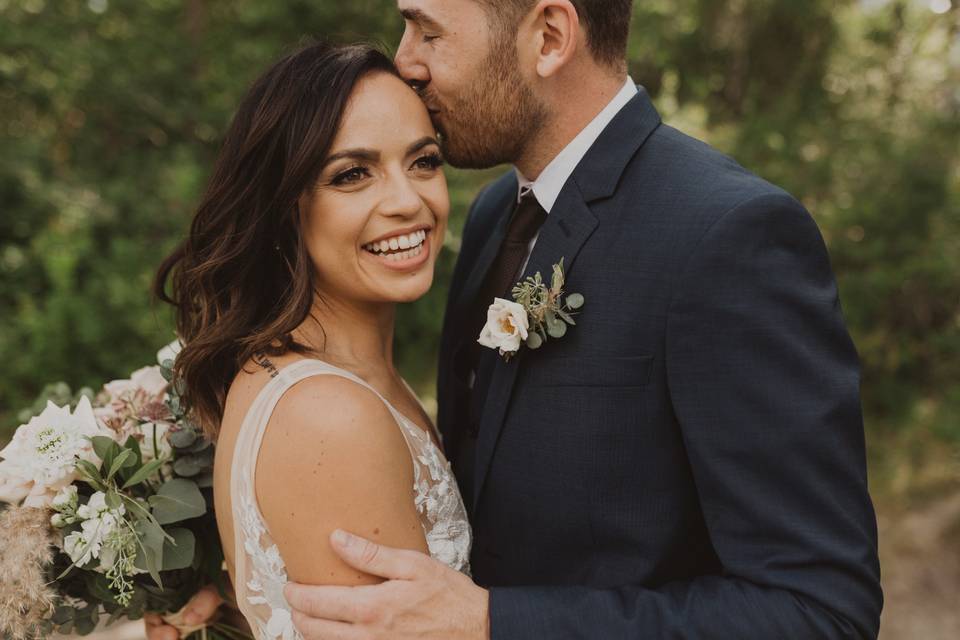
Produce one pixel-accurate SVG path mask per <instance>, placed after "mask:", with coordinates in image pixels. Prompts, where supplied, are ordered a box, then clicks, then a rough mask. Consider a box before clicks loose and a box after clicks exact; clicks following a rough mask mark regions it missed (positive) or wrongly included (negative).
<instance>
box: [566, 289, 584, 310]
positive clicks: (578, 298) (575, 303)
mask: <svg viewBox="0 0 960 640" xmlns="http://www.w3.org/2000/svg"><path fill="white" fill-rule="evenodd" d="M584 302H586V300H584V298H583V295H581V294H579V293H571V294H569V295H568V296H567V300H566V303H567V307H568V308H570V309H573V310H574V311H576V310H577V309H579V308H581V307H583V303H584Z"/></svg>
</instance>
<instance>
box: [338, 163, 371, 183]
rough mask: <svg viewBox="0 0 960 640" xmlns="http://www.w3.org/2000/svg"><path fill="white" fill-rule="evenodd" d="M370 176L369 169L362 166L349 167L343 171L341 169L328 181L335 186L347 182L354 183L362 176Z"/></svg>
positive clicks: (361, 178) (362, 177)
mask: <svg viewBox="0 0 960 640" xmlns="http://www.w3.org/2000/svg"><path fill="white" fill-rule="evenodd" d="M369 176H370V170H369V169H367V168H366V167H363V166H355V167H350V168H349V169H347V170H345V171H341V172H340V173H338V174H337V175H335V176H334V177H333V179H332V180H331V181H330V184H332V185H333V186H335V187H340V186H343V185H347V184H355V183H357V182H360V181H361V180H363V179H364V178H367V177H369Z"/></svg>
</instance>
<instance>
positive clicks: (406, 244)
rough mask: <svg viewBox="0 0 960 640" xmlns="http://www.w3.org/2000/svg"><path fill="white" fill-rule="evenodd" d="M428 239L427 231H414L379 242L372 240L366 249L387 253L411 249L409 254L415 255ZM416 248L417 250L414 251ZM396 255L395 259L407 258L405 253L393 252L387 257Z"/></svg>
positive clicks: (372, 251) (418, 253)
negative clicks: (393, 252) (394, 252)
mask: <svg viewBox="0 0 960 640" xmlns="http://www.w3.org/2000/svg"><path fill="white" fill-rule="evenodd" d="M426 239H427V232H426V231H424V230H420V231H414V232H413V233H411V234H409V235H405V236H396V237H393V238H390V239H389V240H380V241H379V242H371V243H370V244H367V245H364V247H363V248H364V249H366V250H367V251H370V252H371V253H383V254H386V253H387V252H388V251H399V250H401V249H402V250H404V251H406V250H407V249H410V250H411V251H409V252H408V253H409V254H410V255H409V256H406V257H413V256H417V255H420V250H421V249H422V247H423V243H424V242H425V241H426ZM414 250H415V251H416V252H414ZM394 256H396V258H395V259H405V258H404V256H405V254H404V253H398V254H392V255H388V256H386V257H388V258H392V257H394Z"/></svg>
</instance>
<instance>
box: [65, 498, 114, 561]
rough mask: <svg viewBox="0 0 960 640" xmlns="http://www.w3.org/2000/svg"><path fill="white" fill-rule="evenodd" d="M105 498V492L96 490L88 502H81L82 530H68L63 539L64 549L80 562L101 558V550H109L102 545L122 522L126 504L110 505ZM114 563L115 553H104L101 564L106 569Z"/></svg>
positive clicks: (74, 559)
mask: <svg viewBox="0 0 960 640" xmlns="http://www.w3.org/2000/svg"><path fill="white" fill-rule="evenodd" d="M106 498H107V496H106V494H105V493H103V492H102V491H97V492H96V493H94V494H93V495H92V496H90V499H89V500H88V501H87V503H86V504H84V505H80V507H79V508H78V509H77V517H79V518H80V519H81V520H82V522H81V523H80V531H74V532H73V533H70V534H67V536H66V537H64V539H63V551H64V553H66V554H67V555H68V556H70V560H72V561H73V562H75V563H76V564H78V565H85V564H87V563H88V562H90V561H91V560H94V559H97V558H99V557H100V552H101V550H104V551H106V549H103V546H104V543H105V542H107V541H108V539H109V538H110V536H111V535H112V534H113V533H115V532H116V531H117V529H118V528H119V527H120V526H122V524H123V516H124V514H125V513H126V510H125V509H124V507H123V505H120V506H119V507H117V508H116V509H111V508H110V507H109V506H107V501H106ZM112 565H113V560H112V557H110V558H108V557H106V556H105V557H104V559H103V562H101V568H102V569H103V570H106V569H108V568H109V567H111V566H112Z"/></svg>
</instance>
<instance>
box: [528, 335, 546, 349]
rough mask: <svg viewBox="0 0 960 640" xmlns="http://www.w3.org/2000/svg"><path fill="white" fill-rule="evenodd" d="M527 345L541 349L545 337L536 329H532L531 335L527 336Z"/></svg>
mask: <svg viewBox="0 0 960 640" xmlns="http://www.w3.org/2000/svg"><path fill="white" fill-rule="evenodd" d="M526 345H527V347H529V348H530V349H534V350H536V349H539V348H540V347H542V346H543V338H541V337H540V334H539V333H537V332H536V331H532V332H530V335H529V336H527V342H526Z"/></svg>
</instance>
